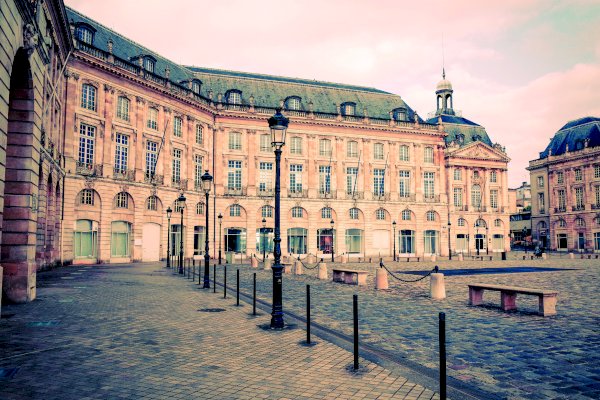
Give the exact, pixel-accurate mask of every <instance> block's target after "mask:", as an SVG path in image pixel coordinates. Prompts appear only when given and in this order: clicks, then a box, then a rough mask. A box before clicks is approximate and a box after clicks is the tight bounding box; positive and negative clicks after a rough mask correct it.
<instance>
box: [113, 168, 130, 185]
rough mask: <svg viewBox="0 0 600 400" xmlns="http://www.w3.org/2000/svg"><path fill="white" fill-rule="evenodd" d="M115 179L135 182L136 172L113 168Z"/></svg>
mask: <svg viewBox="0 0 600 400" xmlns="http://www.w3.org/2000/svg"><path fill="white" fill-rule="evenodd" d="M113 179H116V180H118V181H127V182H134V181H135V170H133V169H120V168H113Z"/></svg>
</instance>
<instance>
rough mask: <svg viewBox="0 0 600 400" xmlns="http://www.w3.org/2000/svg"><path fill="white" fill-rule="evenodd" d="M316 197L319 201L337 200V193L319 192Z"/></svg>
mask: <svg viewBox="0 0 600 400" xmlns="http://www.w3.org/2000/svg"><path fill="white" fill-rule="evenodd" d="M318 197H319V198H320V199H337V193H335V192H333V193H332V192H319V195H318Z"/></svg>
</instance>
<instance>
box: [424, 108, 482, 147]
mask: <svg viewBox="0 0 600 400" xmlns="http://www.w3.org/2000/svg"><path fill="white" fill-rule="evenodd" d="M438 117H441V119H442V123H443V125H444V131H445V132H446V133H448V136H446V137H445V138H444V140H445V141H446V144H447V145H449V144H451V143H452V142H455V143H457V144H459V145H460V146H466V145H468V144H469V143H471V142H476V141H480V142H482V143H485V144H487V145H488V146H492V141H491V140H490V137H489V136H488V134H487V132H486V130H485V128H484V127H483V126H481V125H479V124H477V123H475V122H473V121H471V120H468V119H466V118H464V117H459V116H456V115H448V114H440V115H439V116H435V117H432V118H429V119H428V120H427V123H429V124H437V123H438ZM460 135H463V136H464V140H463V141H462V142H461V141H460V140H459V136H460Z"/></svg>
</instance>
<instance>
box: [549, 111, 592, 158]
mask: <svg viewBox="0 0 600 400" xmlns="http://www.w3.org/2000/svg"><path fill="white" fill-rule="evenodd" d="M586 142H587V147H596V146H600V118H597V117H584V118H578V119H575V120H573V121H569V122H567V123H566V124H565V125H564V126H563V127H562V128H560V129H559V130H558V132H556V133H555V134H554V137H553V138H552V140H551V141H550V144H548V146H547V147H546V149H545V150H544V151H542V152H541V153H540V158H546V157H548V155H549V154H550V152H551V154H552V155H553V156H558V155H561V154H564V153H566V152H567V151H574V150H581V149H583V148H584V147H586ZM567 147H568V150H567Z"/></svg>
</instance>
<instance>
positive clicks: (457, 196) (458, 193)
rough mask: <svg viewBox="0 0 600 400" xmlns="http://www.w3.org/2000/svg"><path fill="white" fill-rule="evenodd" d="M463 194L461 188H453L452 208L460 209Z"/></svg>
mask: <svg viewBox="0 0 600 400" xmlns="http://www.w3.org/2000/svg"><path fill="white" fill-rule="evenodd" d="M462 205H463V193H462V188H454V207H462Z"/></svg>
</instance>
